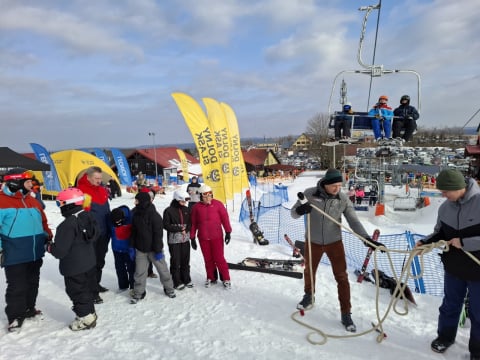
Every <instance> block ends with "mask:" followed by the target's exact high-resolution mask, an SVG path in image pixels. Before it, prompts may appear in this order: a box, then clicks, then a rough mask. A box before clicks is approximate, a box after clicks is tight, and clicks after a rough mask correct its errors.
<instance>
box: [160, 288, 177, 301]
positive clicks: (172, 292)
mask: <svg viewBox="0 0 480 360" xmlns="http://www.w3.org/2000/svg"><path fill="white" fill-rule="evenodd" d="M163 292H164V293H165V295H167V296H168V297H169V298H170V299H173V298H175V297H177V295H175V291H174V290H170V291H167V290H166V289H163Z"/></svg>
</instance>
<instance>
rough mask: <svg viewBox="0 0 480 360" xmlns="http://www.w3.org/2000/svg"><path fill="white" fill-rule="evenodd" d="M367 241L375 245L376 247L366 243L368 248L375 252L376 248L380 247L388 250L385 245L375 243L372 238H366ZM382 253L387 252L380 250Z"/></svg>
mask: <svg viewBox="0 0 480 360" xmlns="http://www.w3.org/2000/svg"><path fill="white" fill-rule="evenodd" d="M365 239H366V240H368V241H370V242H371V243H373V244H375V245H373V244H372V245H370V244H369V243H367V242H365V246H366V247H369V248H370V249H372V250H373V251H375V248H376V247H380V246H383V247H384V248H385V249H386V248H387V247H386V246H385V245H383V244H382V243H381V242H379V241H373V240H372V238H371V237H370V236H368V237H366V238H365ZM380 252H382V254H383V253H384V252H385V250H380Z"/></svg>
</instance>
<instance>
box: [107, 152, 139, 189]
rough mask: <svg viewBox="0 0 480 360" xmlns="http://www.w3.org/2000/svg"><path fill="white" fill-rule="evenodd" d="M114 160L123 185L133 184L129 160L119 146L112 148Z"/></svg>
mask: <svg viewBox="0 0 480 360" xmlns="http://www.w3.org/2000/svg"><path fill="white" fill-rule="evenodd" d="M110 151H111V152H112V156H113V160H115V165H116V166H117V172H118V179H119V180H120V183H121V184H122V185H126V186H131V185H132V182H133V180H132V173H131V172H130V168H129V166H128V161H127V159H126V158H125V155H124V154H123V153H122V152H121V151H120V150H119V149H117V148H111V149H110Z"/></svg>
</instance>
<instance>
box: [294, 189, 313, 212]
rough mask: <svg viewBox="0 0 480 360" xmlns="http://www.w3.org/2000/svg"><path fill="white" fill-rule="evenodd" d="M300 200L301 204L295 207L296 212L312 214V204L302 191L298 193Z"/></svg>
mask: <svg viewBox="0 0 480 360" xmlns="http://www.w3.org/2000/svg"><path fill="white" fill-rule="evenodd" d="M297 197H298V200H299V201H300V204H301V205H300V206H299V207H297V208H296V209H295V212H296V213H297V214H298V215H305V214H310V213H311V212H312V205H310V203H309V202H308V200H307V199H306V198H305V195H304V194H303V193H302V192H299V193H298V194H297Z"/></svg>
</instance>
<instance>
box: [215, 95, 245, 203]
mask: <svg viewBox="0 0 480 360" xmlns="http://www.w3.org/2000/svg"><path fill="white" fill-rule="evenodd" d="M220 106H221V107H222V108H223V111H224V113H225V118H226V120H227V124H228V129H229V133H230V140H231V157H232V162H231V164H232V177H233V192H234V193H240V194H243V190H244V189H247V188H248V187H249V183H248V174H247V169H246V168H245V161H244V160H243V155H242V147H241V144H240V131H239V130H238V122H237V116H236V115H235V112H234V111H233V109H232V108H231V107H230V106H229V105H228V104H226V103H223V102H222V103H220Z"/></svg>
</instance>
